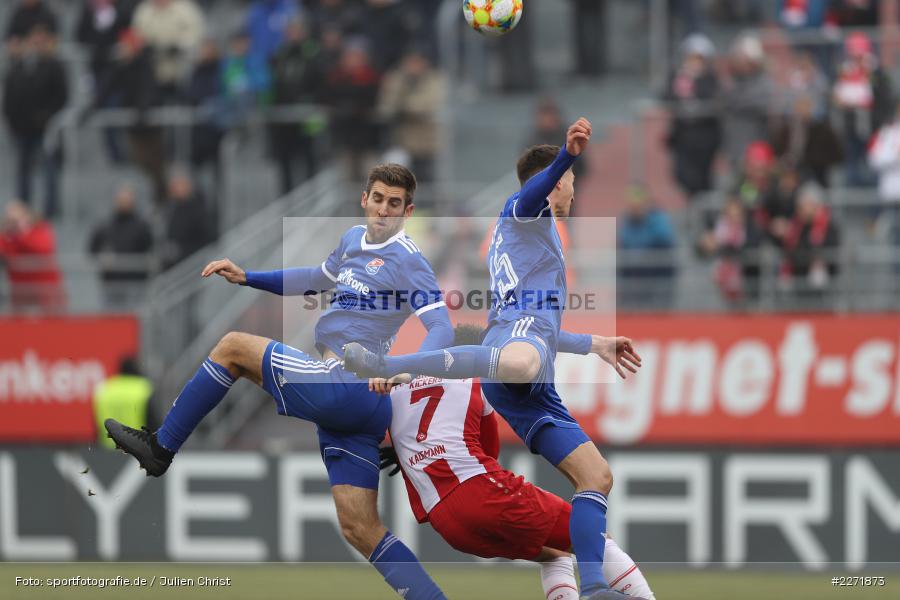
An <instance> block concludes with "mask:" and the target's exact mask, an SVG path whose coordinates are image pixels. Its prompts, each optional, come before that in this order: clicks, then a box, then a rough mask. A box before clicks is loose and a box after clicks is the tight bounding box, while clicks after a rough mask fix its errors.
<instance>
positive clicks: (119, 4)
mask: <svg viewBox="0 0 900 600" xmlns="http://www.w3.org/2000/svg"><path fill="white" fill-rule="evenodd" d="M83 2H84V5H83V6H82V9H81V17H80V18H79V21H78V30H77V34H76V36H77V39H78V41H79V42H80V43H81V44H83V45H85V46H86V47H87V49H88V52H89V53H90V67H91V77H92V88H93V91H94V93H96V92H97V90H98V89H99V88H100V86H101V85H103V82H104V80H106V78H107V77H108V76H109V73H110V70H111V69H113V68H114V65H115V52H116V46H117V44H118V43H119V38H120V37H121V35H122V34H123V33H124V32H125V31H126V30H127V29H128V28H129V27H130V26H131V19H132V17H133V16H134V9H135V7H136V0H83ZM121 106H122V98H121V94H120V93H119V92H118V91H113V93H111V94H109V96H108V97H107V98H106V101H105V103H104V104H103V105H102V106H100V108H119V107H121ZM104 141H105V143H106V150H107V154H108V155H109V158H110V160H111V161H112V162H113V163H117V164H118V163H122V162H124V161H125V157H126V152H125V149H124V148H123V142H122V139H121V135H120V133H119V130H118V129H115V128H107V129H106V130H105V131H104Z"/></svg>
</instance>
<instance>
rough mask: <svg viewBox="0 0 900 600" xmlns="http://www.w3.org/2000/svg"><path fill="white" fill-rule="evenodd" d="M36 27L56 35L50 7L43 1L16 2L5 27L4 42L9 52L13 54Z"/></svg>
mask: <svg viewBox="0 0 900 600" xmlns="http://www.w3.org/2000/svg"><path fill="white" fill-rule="evenodd" d="M38 26H41V27H43V28H44V29H45V30H46V31H47V32H48V33H51V34H54V35H55V34H56V31H57V23H56V15H55V14H54V13H53V11H52V10H50V7H48V6H47V4H46V3H45V2H44V0H18V3H17V4H16V6H15V8H13V10H12V14H11V15H10V17H9V24H8V25H7V26H6V41H7V43H8V44H9V46H10V50H12V51H13V52H14V51H15V47H16V46H17V45H18V44H19V43H21V42H23V41H25V38H27V37H28V36H29V35H31V31H32V30H33V29H34V28H35V27H38Z"/></svg>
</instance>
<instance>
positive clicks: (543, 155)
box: [516, 144, 559, 185]
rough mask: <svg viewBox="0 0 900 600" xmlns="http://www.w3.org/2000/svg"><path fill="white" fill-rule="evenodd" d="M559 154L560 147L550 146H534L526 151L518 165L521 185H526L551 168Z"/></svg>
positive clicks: (517, 170) (517, 169)
mask: <svg viewBox="0 0 900 600" xmlns="http://www.w3.org/2000/svg"><path fill="white" fill-rule="evenodd" d="M558 154H559V146H551V145H550V144H541V145H540V146H532V147H531V148H529V149H528V150H526V151H525V154H523V155H522V157H521V158H520V159H519V162H518V164H516V172H517V173H518V175H519V183H520V184H522V185H525V182H526V181H528V180H529V179H531V178H532V177H534V176H535V175H537V174H538V173H540V172H541V171H543V170H544V169H546V168H547V167H549V166H550V164H551V163H552V162H553V161H554V160H555V159H556V156H557V155H558Z"/></svg>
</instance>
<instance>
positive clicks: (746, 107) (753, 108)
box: [723, 36, 774, 167]
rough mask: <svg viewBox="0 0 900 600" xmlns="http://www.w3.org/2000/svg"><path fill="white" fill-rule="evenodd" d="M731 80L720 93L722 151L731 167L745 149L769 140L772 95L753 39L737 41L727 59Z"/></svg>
mask: <svg viewBox="0 0 900 600" xmlns="http://www.w3.org/2000/svg"><path fill="white" fill-rule="evenodd" d="M729 74H730V80H729V81H728V85H727V86H726V88H725V90H724V93H723V110H724V120H723V129H724V149H725V153H726V155H727V156H728V159H729V161H730V163H731V165H732V167H734V166H736V165H738V164H740V161H741V157H743V155H744V151H745V149H746V148H747V146H748V145H749V144H750V143H751V142H753V141H754V140H764V139H767V138H768V118H769V113H770V109H771V102H772V98H773V93H774V87H773V85H772V80H771V79H770V78H769V75H768V74H767V73H766V68H765V55H764V53H763V47H762V43H760V41H759V39H758V38H756V37H753V36H745V37H743V38H740V39H739V40H737V41H736V42H735V44H734V46H733V47H732V49H731V56H730V58H729Z"/></svg>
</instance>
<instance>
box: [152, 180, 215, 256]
mask: <svg viewBox="0 0 900 600" xmlns="http://www.w3.org/2000/svg"><path fill="white" fill-rule="evenodd" d="M215 233H216V232H215V226H214V224H213V222H212V215H210V214H209V213H208V212H207V210H206V205H205V202H204V199H203V198H202V197H201V195H200V194H199V193H198V192H197V190H196V189H195V188H194V184H193V182H192V181H191V178H190V177H189V176H188V175H187V174H186V173H184V172H176V173H175V174H174V175H173V176H172V178H171V180H170V181H169V218H168V225H167V226H166V249H165V251H164V258H163V265H164V267H165V268H167V269H168V268H170V267H172V266H174V265H176V264H178V263H179V262H181V261H182V260H184V259H185V258H187V257H188V256H190V255H191V254H193V253H194V252H196V251H198V250H200V249H201V248H203V247H204V246H206V245H207V244H208V243H210V242H212V241H213V239H214V237H215Z"/></svg>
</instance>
